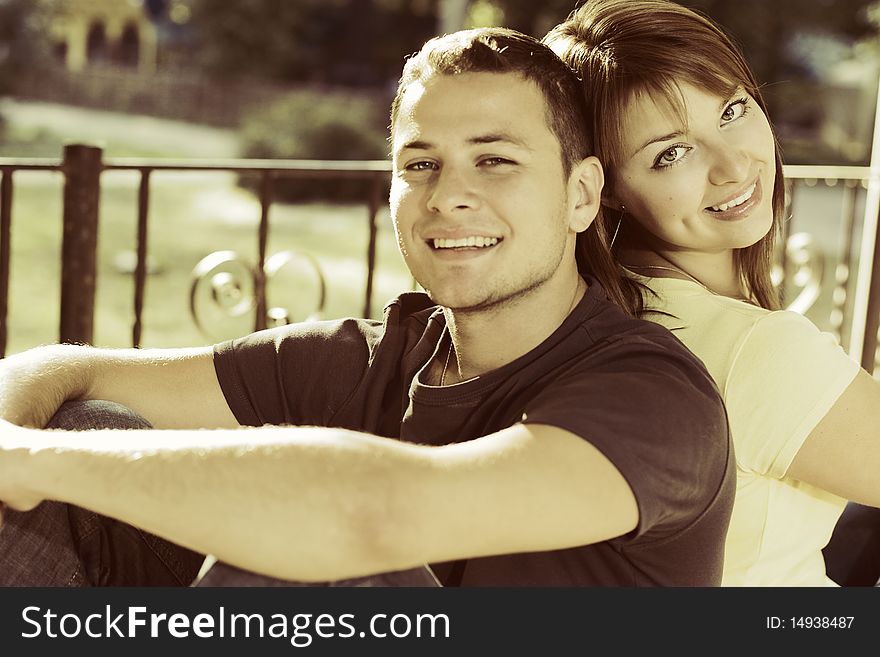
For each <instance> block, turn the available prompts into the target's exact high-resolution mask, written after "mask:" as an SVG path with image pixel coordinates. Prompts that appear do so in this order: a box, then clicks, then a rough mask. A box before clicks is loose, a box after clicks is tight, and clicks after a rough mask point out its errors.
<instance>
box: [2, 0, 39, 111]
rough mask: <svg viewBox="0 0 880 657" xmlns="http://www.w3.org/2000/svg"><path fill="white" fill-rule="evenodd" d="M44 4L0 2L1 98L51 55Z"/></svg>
mask: <svg viewBox="0 0 880 657" xmlns="http://www.w3.org/2000/svg"><path fill="white" fill-rule="evenodd" d="M41 4H42V3H41V2H35V1H34V0H0V95H3V94H7V93H9V92H10V91H12V90H13V89H14V83H15V78H16V76H20V75H21V74H22V72H24V71H27V70H29V69H33V68H35V67H39V66H40V65H42V64H43V63H44V61H45V59H46V57H47V55H48V44H47V43H46V41H45V34H46V29H45V26H44V25H43V23H42V19H43V16H44V14H43V13H42V12H41V11H40V9H41Z"/></svg>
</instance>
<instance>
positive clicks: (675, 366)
mask: <svg viewBox="0 0 880 657" xmlns="http://www.w3.org/2000/svg"><path fill="white" fill-rule="evenodd" d="M667 342H668V343H669V344H668V345H666V347H668V348H664V346H663V345H661V344H658V343H657V340H656V339H655V340H652V341H640V340H639V339H637V338H629V339H626V340H621V341H617V342H614V343H612V344H609V345H608V346H607V347H605V349H603V350H602V351H601V352H600V354H599V358H597V359H592V361H591V363H590V364H589V369H588V371H587V370H585V371H578V370H577V369H573V370H572V371H570V372H568V373H566V375H565V376H563V377H559V378H558V379H557V380H556V381H554V382H553V383H552V384H550V385H548V386H547V388H546V389H545V390H544V392H543V394H541V395H540V396H538V397H537V398H536V399H535V400H534V401H533V402H532V403H531V404H530V405H529V407H528V408H527V412H526V416H525V417H524V419H523V421H524V422H526V423H540V424H547V425H552V426H556V427H559V428H562V429H565V430H567V431H570V432H572V433H574V434H576V435H578V436H581V437H583V438H584V439H585V440H587V441H589V442H590V443H591V444H592V445H594V446H595V447H596V448H597V449H599V450H600V451H601V452H602V453H603V454H604V455H605V456H606V457H607V458H608V459H609V460H610V461H611V462H612V463H613V464H614V465H615V467H616V468H617V469H618V470H619V471H620V473H621V474H622V475H623V477H624V478H625V479H626V480H627V483H629V485H630V488H631V489H632V491H633V494H634V495H635V498H636V502H637V504H638V508H639V524H638V527H637V528H636V531H635V533H634V534H633V536H645V535H647V536H651V537H657V538H662V537H664V536H665V535H668V534H669V533H671V532H673V531H678V530H680V529H681V528H682V526H686V525H687V524H688V523H690V522H694V521H695V520H696V519H697V518H698V517H699V516H700V514H701V513H703V512H704V511H705V510H706V509H707V508H709V507H710V506H711V505H712V503H713V501H714V500H715V498H716V497H717V496H718V495H719V491H721V489H722V487H723V484H724V482H725V481H726V477H728V476H729V473H730V470H729V466H730V443H729V439H728V430H727V419H726V416H725V411H724V406H723V403H722V402H721V397H720V394H719V393H718V391H717V389H716V387H715V384H714V383H713V381H712V380H711V378H710V377H709V375H708V374H707V373H706V371H705V368H703V367H702V364H701V363H699V361H697V360H696V358H694V357H693V356H692V355H691V354H690V353H689V352H686V351H685V349H684V347H683V346H682V345H681V344H680V343H679V342H678V341H677V340H676V339H675V338H673V337H672V336H669V338H668V340H667Z"/></svg>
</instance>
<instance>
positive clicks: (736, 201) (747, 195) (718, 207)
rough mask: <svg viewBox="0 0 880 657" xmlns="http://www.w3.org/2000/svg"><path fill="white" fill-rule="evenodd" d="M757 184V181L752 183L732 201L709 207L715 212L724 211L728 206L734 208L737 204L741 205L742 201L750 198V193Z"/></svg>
mask: <svg viewBox="0 0 880 657" xmlns="http://www.w3.org/2000/svg"><path fill="white" fill-rule="evenodd" d="M757 186H758V183H755V184H754V185H752V186H751V187H749V188H748V189H747V190H746V191H744V192H743V193H742V194H740V195H739V196H737V197H736V198H735V199H733V200H732V201H728V202H727V203H722V204H721V205H713V206H712V208H711V209H712V210H714V211H715V212H724V211H725V210H729V209H730V208H735V207H736V206H737V205H742V204H743V203H745V202H746V201H748V200H749V199H750V198H752V194H754V193H755V187H757Z"/></svg>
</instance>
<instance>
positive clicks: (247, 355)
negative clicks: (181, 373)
mask: <svg viewBox="0 0 880 657" xmlns="http://www.w3.org/2000/svg"><path fill="white" fill-rule="evenodd" d="M379 327H380V325H378V324H377V323H375V322H369V321H365V320H340V321H325V322H308V323H300V324H290V325H287V326H282V327H278V328H274V329H268V330H265V331H258V332H256V333H252V334H250V335H247V336H244V337H242V338H238V339H235V340H230V341H227V342H223V343H220V344H218V345H215V347H214V369H215V371H216V373H217V379H218V381H219V382H220V387H221V389H222V390H223V394H224V395H225V397H226V402H227V403H228V404H229V408H230V410H231V411H232V413H233V414H234V415H235V417H236V419H237V420H238V421H239V423H241V424H242V425H250V426H260V425H263V424H299V425H326V424H328V423H329V421H330V418H332V417H333V414H334V413H335V412H336V411H337V410H338V409H339V408H340V407H341V406H342V405H343V404H344V403H345V401H346V400H347V399H348V397H349V396H350V395H351V393H352V391H353V390H354V389H355V387H356V386H357V385H358V382H359V381H360V379H361V375H362V373H363V371H364V370H365V369H366V368H367V366H368V363H369V359H370V354H371V346H372V345H373V343H374V338H376V336H377V333H376V331H377V328H379Z"/></svg>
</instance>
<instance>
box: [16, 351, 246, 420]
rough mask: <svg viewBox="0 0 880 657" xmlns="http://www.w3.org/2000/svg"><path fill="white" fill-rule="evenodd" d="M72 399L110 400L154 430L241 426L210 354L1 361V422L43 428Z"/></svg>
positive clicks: (39, 355) (95, 354) (36, 356)
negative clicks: (135, 413)
mask: <svg viewBox="0 0 880 657" xmlns="http://www.w3.org/2000/svg"><path fill="white" fill-rule="evenodd" d="M70 399H106V400H109V401H114V402H117V403H120V404H123V405H125V406H128V407H129V408H131V409H132V410H134V411H136V412H137V413H139V414H140V415H142V416H143V417H144V418H146V419H147V421H148V422H150V423H151V424H152V425H153V426H154V427H156V428H181V429H185V428H203V427H206V428H218V427H235V426H237V425H238V423H237V422H236V420H235V418H234V417H233V415H232V413H231V412H230V410H229V408H228V406H227V405H226V401H225V399H224V397H223V394H222V392H221V390H220V386H219V384H218V382H217V377H216V374H215V373H214V367H213V358H212V351H211V348H210V347H201V348H191V349H96V348H93V347H85V346H79V345H51V346H46V347H38V348H36V349H31V350H29V351H26V352H23V353H20V354H16V355H14V356H10V357H9V358H6V359H4V360H3V361H0V418H2V419H6V420H7V421H9V422H12V423H13V424H18V425H20V426H31V427H44V426H45V425H46V423H47V422H48V421H49V420H50V419H51V417H52V415H54V413H55V411H57V410H58V408H59V407H60V406H61V404H63V403H64V402H65V401H67V400H70Z"/></svg>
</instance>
